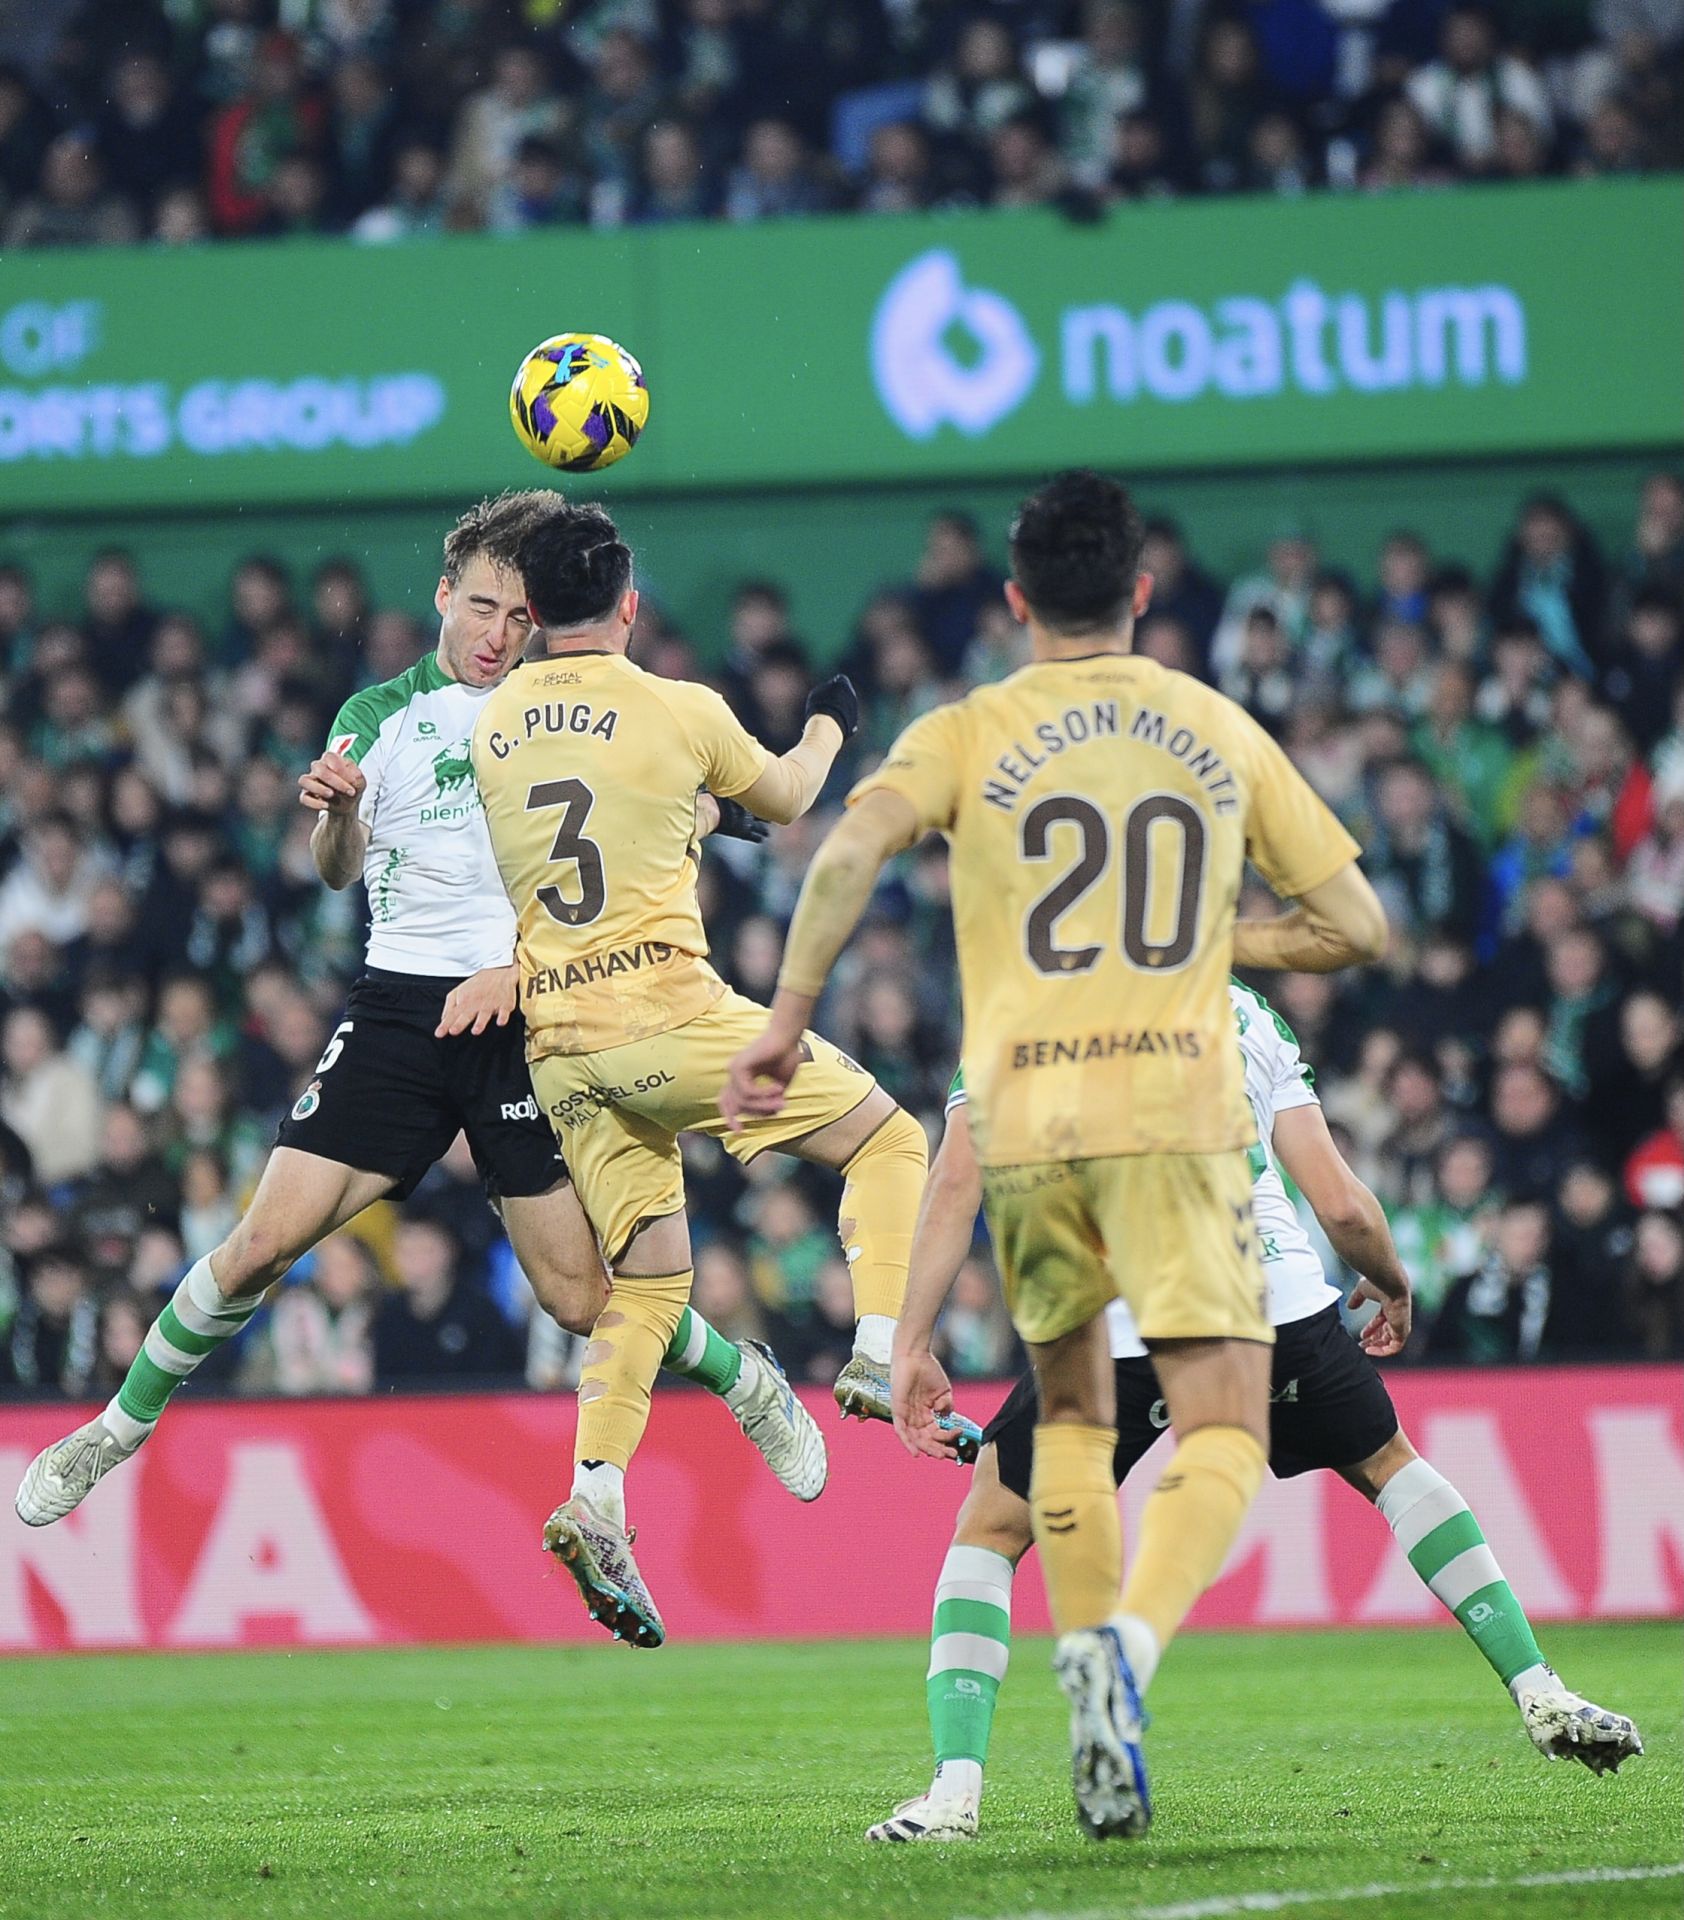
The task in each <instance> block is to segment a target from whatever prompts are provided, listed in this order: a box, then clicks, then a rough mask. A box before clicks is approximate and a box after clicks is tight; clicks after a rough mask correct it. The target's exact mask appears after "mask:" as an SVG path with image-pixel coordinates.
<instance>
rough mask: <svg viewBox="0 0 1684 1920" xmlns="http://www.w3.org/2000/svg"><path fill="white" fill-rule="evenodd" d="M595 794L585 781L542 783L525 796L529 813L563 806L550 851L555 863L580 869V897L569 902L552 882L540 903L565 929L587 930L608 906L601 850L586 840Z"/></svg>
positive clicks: (542, 889) (541, 891)
mask: <svg viewBox="0 0 1684 1920" xmlns="http://www.w3.org/2000/svg"><path fill="white" fill-rule="evenodd" d="M595 805H596V795H595V794H594V793H592V792H591V790H590V788H589V787H587V786H586V785H585V783H584V781H583V780H540V781H539V782H538V784H537V785H536V786H535V787H533V788H532V789H531V790H530V791H529V792H528V793H527V796H526V811H527V812H528V813H540V812H542V811H543V810H544V809H545V808H547V807H562V808H564V809H565V811H564V812H563V814H562V816H561V825H560V826H559V827H557V828H556V835H555V843H554V845H552V846H551V848H550V859H551V861H552V862H554V861H558V860H572V861H575V862H576V863H577V864H578V868H579V897H578V899H577V900H569V899H568V898H567V896H566V895H565V894H564V893H563V892H562V890H561V888H560V887H558V886H557V885H555V883H554V882H553V881H551V882H549V883H547V884H546V885H544V886H541V887H540V888H539V889H538V904H539V905H540V906H541V907H542V908H543V909H544V911H545V912H546V913H547V914H548V915H549V916H550V918H551V919H552V920H559V921H560V922H561V924H562V925H563V926H564V927H585V926H589V925H590V923H591V922H592V921H593V920H594V919H596V917H597V916H598V914H600V913H601V912H602V909H603V908H604V907H605V906H606V905H607V904H608V882H607V879H606V877H605V875H604V873H603V870H602V849H601V847H599V846H598V845H597V843H596V842H595V841H594V840H587V839H586V838H585V822H586V820H588V819H589V818H590V811H591V808H592V807H594V806H595Z"/></svg>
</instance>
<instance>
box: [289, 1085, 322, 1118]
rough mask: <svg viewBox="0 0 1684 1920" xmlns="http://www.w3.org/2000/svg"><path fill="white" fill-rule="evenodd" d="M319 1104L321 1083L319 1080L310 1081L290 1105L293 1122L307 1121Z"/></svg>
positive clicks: (320, 1102) (320, 1100)
mask: <svg viewBox="0 0 1684 1920" xmlns="http://www.w3.org/2000/svg"><path fill="white" fill-rule="evenodd" d="M321 1104H322V1083H321V1082H320V1081H319V1080H312V1081H311V1082H310V1084H309V1085H308V1086H307V1087H306V1088H305V1089H304V1091H303V1092H302V1093H301V1094H300V1095H299V1096H298V1098H297V1099H296V1100H295V1101H294V1102H293V1103H292V1117H293V1119H295V1120H308V1119H309V1117H310V1116H311V1114H313V1113H314V1112H315V1111H316V1109H317V1108H318V1107H319V1106H320V1105H321Z"/></svg>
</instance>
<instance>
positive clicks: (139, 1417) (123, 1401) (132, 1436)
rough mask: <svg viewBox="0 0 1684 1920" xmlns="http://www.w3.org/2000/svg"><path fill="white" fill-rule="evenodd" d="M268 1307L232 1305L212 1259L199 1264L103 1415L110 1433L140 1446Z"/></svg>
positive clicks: (252, 1301) (259, 1300)
mask: <svg viewBox="0 0 1684 1920" xmlns="http://www.w3.org/2000/svg"><path fill="white" fill-rule="evenodd" d="M262 1304H263V1296H262V1295H261V1294H258V1295H255V1296H253V1297H252V1298H249V1299H243V1300H228V1299H225V1298H224V1297H223V1294H222V1292H221V1290H220V1289H219V1288H218V1286H217V1284H216V1281H215V1279H214V1278H213V1277H212V1275H211V1268H210V1261H209V1259H204V1260H195V1261H194V1263H193V1264H192V1266H191V1267H189V1268H188V1270H187V1275H186V1278H185V1279H183V1281H182V1282H181V1284H180V1285H179V1286H178V1287H177V1288H176V1290H175V1292H174V1293H173V1294H172V1295H171V1296H170V1299H169V1304H168V1305H167V1306H166V1307H165V1308H164V1310H163V1312H162V1313H161V1314H159V1316H158V1318H157V1319H156V1320H155V1321H154V1322H153V1324H152V1330H151V1331H150V1332H149V1333H148V1334H147V1336H146V1341H145V1344H144V1345H143V1346H142V1347H141V1350H140V1352H139V1353H137V1354H136V1355H135V1357H134V1364H133V1365H132V1366H131V1367H130V1368H129V1371H128V1375H127V1377H126V1378H125V1379H124V1381H123V1384H122V1386H121V1387H119V1388H118V1389H117V1394H116V1398H115V1399H113V1400H112V1401H111V1403H110V1405H109V1406H107V1407H106V1409H105V1412H104V1414H103V1415H102V1416H101V1417H102V1419H103V1420H104V1423H105V1427H106V1430H107V1432H109V1433H110V1434H111V1435H112V1436H113V1437H114V1438H115V1439H116V1440H118V1441H120V1442H121V1443H122V1445H124V1446H125V1447H130V1448H134V1447H138V1446H139V1445H140V1443H141V1441H142V1440H144V1439H145V1438H146V1436H147V1435H148V1434H149V1433H150V1432H151V1431H152V1429H153V1428H154V1427H155V1426H156V1425H157V1424H158V1419H159V1416H160V1415H161V1414H162V1413H163V1411H164V1407H165V1405H166V1404H167V1403H168V1401H169V1397H170V1395H171V1394H172V1393H174V1392H175V1390H176V1388H177V1387H179V1386H180V1385H181V1383H182V1381H183V1380H185V1379H186V1378H187V1376H188V1375H189V1374H190V1373H192V1372H193V1371H194V1370H195V1369H196V1368H197V1367H198V1365H199V1363H200V1362H201V1361H202V1360H204V1359H205V1358H206V1357H207V1356H208V1355H209V1354H212V1353H214V1352H215V1351H216V1349H217V1348H218V1347H220V1346H221V1345H222V1343H223V1342H224V1341H225V1340H231V1339H232V1338H233V1337H234V1335H235V1334H237V1333H238V1332H239V1331H240V1329H241V1328H242V1327H243V1326H244V1325H245V1324H246V1322H247V1321H248V1320H249V1319H250V1318H251V1317H252V1315H253V1314H254V1313H256V1311H257V1310H258V1308H259V1307H260V1306H262Z"/></svg>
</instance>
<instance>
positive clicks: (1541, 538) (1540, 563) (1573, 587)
mask: <svg viewBox="0 0 1684 1920" xmlns="http://www.w3.org/2000/svg"><path fill="white" fill-rule="evenodd" d="M1604 592H1605V575H1604V571H1603V566H1602V557H1601V555H1600V554H1599V553H1598V552H1597V550H1596V543H1595V541H1594V540H1592V538H1591V536H1590V533H1589V532H1588V530H1587V529H1586V528H1585V527H1584V526H1583V524H1582V523H1581V522H1580V521H1579V520H1577V519H1576V518H1575V517H1574V515H1573V513H1572V511H1571V509H1570V508H1569V507H1568V506H1567V504H1566V503H1565V502H1564V501H1562V500H1560V499H1558V498H1557V497H1556V496H1555V495H1554V494H1546V493H1539V494H1534V495H1533V496H1532V498H1531V499H1530V500H1528V501H1527V502H1526V504H1525V506H1524V507H1523V508H1522V509H1521V514H1520V521H1519V524H1518V525H1517V527H1516V528H1515V531H1514V534H1513V537H1512V538H1511V540H1510V542H1509V546H1508V550H1507V552H1506V553H1505V554H1504V556H1503V562H1502V565H1501V567H1500V568H1499V570H1498V573H1497V579H1496V581H1495V583H1494V585H1493V587H1492V590H1491V600H1492V611H1493V614H1494V616H1495V618H1496V619H1497V620H1498V621H1500V622H1504V623H1506V622H1508V621H1510V620H1513V619H1517V618H1519V617H1521V616H1525V617H1526V618H1528V619H1530V620H1532V621H1533V622H1534V623H1535V624H1536V626H1537V630H1538V633H1539V635H1540V636H1541V638H1542V639H1543V642H1544V645H1545V647H1546V648H1547V649H1548V651H1549V654H1550V657H1551V658H1552V659H1553V660H1554V662H1555V663H1556V665H1557V666H1558V667H1561V668H1564V669H1565V670H1566V671H1567V672H1569V673H1572V674H1577V675H1578V676H1579V678H1580V679H1583V680H1591V679H1593V678H1594V677H1595V666H1594V659H1595V656H1596V654H1597V653H1598V652H1599V651H1600V645H1599V643H1600V638H1601V619H1602V607H1603V599H1604Z"/></svg>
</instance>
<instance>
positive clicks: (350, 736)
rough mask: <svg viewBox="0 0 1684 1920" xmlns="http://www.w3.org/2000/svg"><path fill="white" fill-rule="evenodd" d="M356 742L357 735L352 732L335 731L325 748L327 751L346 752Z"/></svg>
mask: <svg viewBox="0 0 1684 1920" xmlns="http://www.w3.org/2000/svg"><path fill="white" fill-rule="evenodd" d="M356 744H357V736H356V735H355V734H354V733H336V734H335V735H334V736H333V738H332V739H331V740H330V741H329V742H328V743H327V750H328V752H329V753H338V754H346V753H349V752H350V751H351V749H352V748H353V747H354V746H355V745H356Z"/></svg>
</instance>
